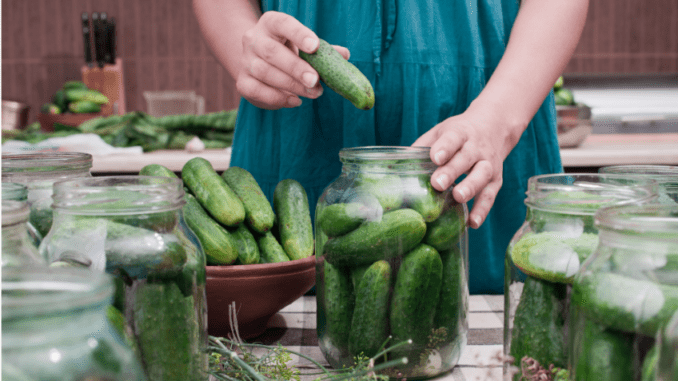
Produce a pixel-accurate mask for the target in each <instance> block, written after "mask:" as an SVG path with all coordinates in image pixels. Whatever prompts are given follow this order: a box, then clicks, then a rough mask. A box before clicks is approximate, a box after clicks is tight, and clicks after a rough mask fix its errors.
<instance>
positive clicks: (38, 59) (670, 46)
mask: <svg viewBox="0 0 678 381" xmlns="http://www.w3.org/2000/svg"><path fill="white" fill-rule="evenodd" d="M94 11H97V12H101V11H105V12H107V14H108V16H109V17H115V18H116V22H117V25H118V31H117V38H118V46H117V48H118V55H119V56H120V57H121V58H122V59H123V62H124V76H125V82H126V83H125V86H126V92H127V105H126V106H127V110H142V111H144V110H146V103H145V100H144V98H143V92H144V91H153V90H195V91H196V92H197V93H198V94H199V95H202V96H204V97H205V98H206V102H205V103H206V110H207V111H208V112H209V111H217V110H222V109H230V108H234V107H237V104H238V102H239V96H238V94H237V93H236V91H235V88H234V81H233V79H232V78H231V77H230V76H229V75H228V74H227V73H226V71H225V70H224V69H223V68H222V67H221V66H220V65H219V64H218V63H217V62H216V60H215V59H214V58H213V57H212V56H211V54H210V53H209V51H208V49H207V47H206V45H205V44H204V43H203V41H202V36H201V34H200V29H199V26H198V24H197V22H196V20H195V17H194V16H193V12H192V8H191V1H190V0H25V1H16V0H2V12H1V13H2V19H1V20H0V21H2V27H1V28H2V50H1V53H2V97H3V99H13V100H20V101H23V102H27V103H29V105H30V106H31V110H32V112H31V120H35V113H36V111H37V110H38V109H39V108H40V105H41V104H42V103H44V102H47V101H48V100H49V97H50V96H51V94H52V93H53V92H54V91H55V90H56V89H57V88H59V87H60V86H61V84H63V82H65V81H67V80H72V79H79V78H80V75H81V74H80V68H81V66H82V65H83V61H84V60H83V57H84V54H83V42H82V35H81V34H80V14H81V13H82V12H88V13H91V12H94ZM633 73H638V74H675V73H678V1H676V0H591V1H590V10H589V14H588V16H587V23H586V26H585V28H584V32H583V36H582V39H581V41H580V43H579V45H578V47H577V49H576V51H575V54H574V56H573V58H572V60H571V61H570V63H569V64H568V66H567V68H566V70H565V74H604V75H609V74H633Z"/></svg>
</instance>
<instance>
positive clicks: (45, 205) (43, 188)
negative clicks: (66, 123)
mask: <svg viewBox="0 0 678 381" xmlns="http://www.w3.org/2000/svg"><path fill="white" fill-rule="evenodd" d="M90 168H92V155H90V154H87V153H80V152H41V153H30V154H3V155H2V182H3V183H4V182H12V183H18V184H23V185H25V186H26V187H27V190H28V195H27V197H28V204H29V205H30V207H31V214H30V217H29V221H30V223H31V225H32V226H33V227H34V228H35V229H36V230H37V232H38V233H39V237H44V236H45V235H47V232H49V229H50V227H51V226H52V208H51V205H52V198H51V196H52V184H54V183H55V182H57V181H60V180H67V179H74V178H81V177H91V176H92V175H91V174H90ZM38 244H39V242H38Z"/></svg>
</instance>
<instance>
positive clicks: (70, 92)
mask: <svg viewBox="0 0 678 381" xmlns="http://www.w3.org/2000/svg"><path fill="white" fill-rule="evenodd" d="M64 95H65V97H66V100H68V102H78V101H91V102H94V103H96V104H99V105H103V104H106V103H108V97H106V96H105V95H104V94H102V93H101V92H99V91H98V90H92V89H64ZM55 103H56V102H55ZM57 105H58V104H57Z"/></svg>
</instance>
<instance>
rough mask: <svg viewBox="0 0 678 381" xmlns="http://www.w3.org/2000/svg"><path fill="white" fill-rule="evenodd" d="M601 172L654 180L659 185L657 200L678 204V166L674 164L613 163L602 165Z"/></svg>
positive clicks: (667, 203)
mask: <svg viewBox="0 0 678 381" xmlns="http://www.w3.org/2000/svg"><path fill="white" fill-rule="evenodd" d="M599 172H600V173H610V174H616V175H625V176H629V177H632V178H636V177H640V178H645V179H649V180H651V181H653V182H654V183H655V185H656V187H657V195H658V197H657V199H656V200H655V202H657V203H660V204H665V205H675V204H678V166H673V165H613V166H609V167H602V168H600V170H599Z"/></svg>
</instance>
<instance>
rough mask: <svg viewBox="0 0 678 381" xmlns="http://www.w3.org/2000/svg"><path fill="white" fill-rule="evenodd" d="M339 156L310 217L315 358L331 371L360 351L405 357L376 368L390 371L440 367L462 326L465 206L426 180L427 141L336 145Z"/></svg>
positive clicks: (460, 340)
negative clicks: (422, 143)
mask: <svg viewBox="0 0 678 381" xmlns="http://www.w3.org/2000/svg"><path fill="white" fill-rule="evenodd" d="M339 156H340V159H341V161H342V164H343V168H342V173H341V175H340V176H339V177H338V178H337V179H336V180H335V181H334V182H333V183H332V184H330V185H329V186H328V187H327V188H326V189H325V191H324V192H323V194H322V195H321V196H320V199H319V200H318V204H317V207H316V219H315V221H316V226H315V231H316V253H321V254H322V255H316V257H317V266H316V295H317V320H318V321H317V333H318V341H319V345H320V349H321V350H322V353H323V355H324V356H325V358H326V359H327V361H328V362H329V363H330V365H332V366H333V367H334V368H341V367H343V366H352V365H354V362H355V357H356V356H358V355H361V354H362V355H363V356H365V357H368V358H370V357H374V356H377V359H376V362H377V363H381V362H383V361H384V360H398V359H401V358H402V357H407V359H408V363H407V364H406V365H403V364H401V365H397V366H393V367H390V368H387V369H385V370H381V371H379V372H380V373H382V374H385V375H388V376H391V377H394V378H395V377H398V378H402V377H406V378H408V379H410V378H427V377H433V376H435V375H438V374H441V373H443V372H446V371H449V370H450V369H452V368H454V366H455V365H456V364H457V361H458V360H459V356H460V353H461V351H462V349H463V348H464V347H465V345H466V335H467V331H468V324H467V311H468V283H467V279H468V265H467V263H468V246H467V229H466V220H467V215H468V211H467V208H466V205H465V204H459V203H457V202H455V201H454V199H453V198H452V191H451V189H450V190H447V191H445V192H438V191H436V190H434V189H433V187H432V186H431V182H430V181H431V174H432V173H433V171H434V170H435V168H436V166H435V164H433V163H432V162H431V160H430V157H429V148H424V147H359V148H346V149H343V150H342V151H341V152H340V154H339ZM407 340H411V341H412V342H411V343H410V344H407ZM399 343H404V344H403V345H401V346H399V347H397V348H395V349H394V350H393V351H391V352H389V353H388V354H387V355H386V356H379V355H378V354H379V352H380V351H381V350H382V349H383V348H388V347H391V346H394V345H397V344H399Z"/></svg>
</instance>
